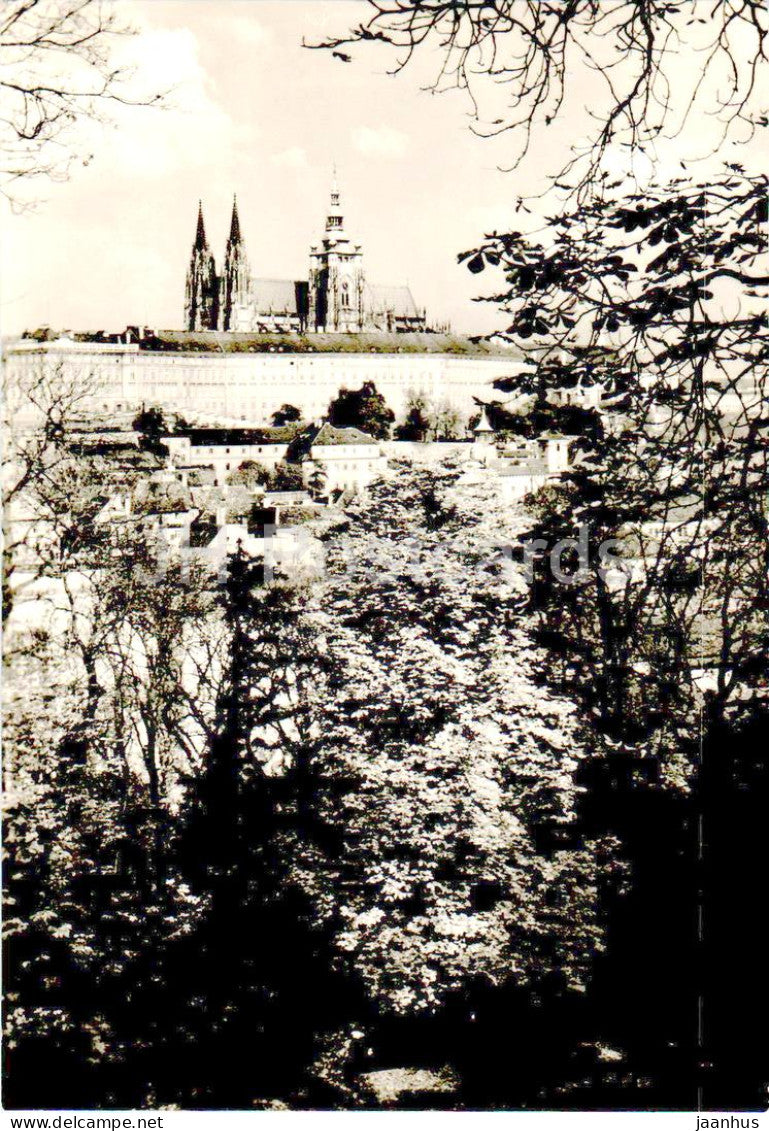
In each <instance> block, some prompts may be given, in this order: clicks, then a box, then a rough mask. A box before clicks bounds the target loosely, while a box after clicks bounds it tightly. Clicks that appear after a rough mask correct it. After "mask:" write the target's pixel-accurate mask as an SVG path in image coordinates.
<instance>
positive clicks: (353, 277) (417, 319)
mask: <svg viewBox="0 0 769 1131" xmlns="http://www.w3.org/2000/svg"><path fill="white" fill-rule="evenodd" d="M184 327H185V329H186V330H193V331H194V330H231V331H233V330H234V331H246V332H257V333H271V332H287V331H288V332H291V331H293V332H295V333H300V334H304V333H360V332H371V331H383V332H389V333H405V332H409V331H419V330H425V329H426V314H425V311H421V312H420V311H419V310H418V309H417V307H416V304H415V302H414V299H413V297H412V295H411V291H410V290H409V288H408V287H405V286H400V287H383V286H377V285H376V284H374V283H369V282H368V280H367V279H366V275H365V272H364V268H363V252H362V249H361V246H360V244H356V243H353V242H352V241H351V239H350V237H349V236H348V235H347V232H346V231H345V224H344V214H343V212H342V206H341V203H340V195H339V188H338V186H337V184H336V180H335V181H334V186H333V188H332V190H331V201H330V204H329V208H328V213H327V215H326V227H325V231H324V234H323V238H322V240H321V241H320V243H319V244H317V245H315V246H313V247H311V248H310V269H309V278H308V279H297V280H293V279H262V278H259V277H256V276H254V275H252V274H251V268H250V265H249V261H248V256H247V254H246V246H245V242H244V240H243V236H242V234H241V230H240V218H239V216H238V204H237V200H236V201H235V202H234V203H233V206H232V220H231V223H230V234H229V238H228V239H227V246H226V248H225V252H224V260H223V268H222V272H221V274H219V273H218V272H217V268H216V261H215V259H214V256H213V253H212V252H211V250H210V248H209V246H208V240H207V238H206V229H205V224H204V221H203V205H202V203H201V204H200V206H199V209H198V226H197V232H196V234H195V242H194V244H193V247H192V257H191V259H190V266H189V271H188V272H187V287H186V293H185V306H184Z"/></svg>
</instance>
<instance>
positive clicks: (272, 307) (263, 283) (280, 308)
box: [252, 278, 307, 315]
mask: <svg viewBox="0 0 769 1131" xmlns="http://www.w3.org/2000/svg"><path fill="white" fill-rule="evenodd" d="M252 287H253V295H254V308H255V309H256V310H258V311H259V313H260V314H296V315H298V314H302V313H305V311H304V310H303V309H301V305H302V299H301V295H302V292H304V293H305V294H306V291H307V284H306V283H304V282H302V281H295V280H293V279H256V278H255V279H253V280H252ZM305 301H306V300H305Z"/></svg>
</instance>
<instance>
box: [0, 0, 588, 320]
mask: <svg viewBox="0 0 769 1131" xmlns="http://www.w3.org/2000/svg"><path fill="white" fill-rule="evenodd" d="M127 9H128V14H129V16H130V17H131V19H132V21H133V23H134V24H135V25H138V26H139V27H140V29H141V33H140V35H139V36H138V37H137V38H136V39H134V40H133V41H132V44H131V47H130V50H131V51H132V52H134V53H135V54H136V57H137V59H138V62H139V68H140V75H141V81H142V83H143V84H146V87H147V89H150V88H152V87H153V85H154V86H155V87H158V88H167V87H169V86H171V85H173V86H174V87H175V90H174V93H173V95H172V102H173V105H174V108H171V109H166V110H162V111H159V110H148V109H143V110H127V111H124V112H122V114H121V118H120V120H119V124H118V127H117V128H114V129H105V130H94V131H93V132H92V135H91V136H89V138H88V141H89V143H90V146H89V147H90V149H91V150H92V152H93V160H92V161H90V163H89V164H88V165H87V166H85V167H79V168H78V169H76V170H75V172H74V174H73V176H72V178H71V180H70V181H69V182H67V183H65V184H55V185H49V186H47V187H46V188H45V190H44V195H45V198H46V199H45V200H44V201H43V202H42V203H41V204H40V205H39V207H37V208H36V209H35V210H34V211H32V212H26V213H24V214H22V215H19V216H12V215H10V214H9V213H8V212H7V210H6V209H5V207H4V206H3V208H4V211H3V228H4V231H3V236H4V238H3V250H2V256H3V259H2V268H3V270H2V279H3V289H2V315H3V332H4V333H16V332H18V331H20V330H22V329H24V328H28V327H34V326H38V325H41V324H44V323H48V324H50V325H52V326H55V327H57V328H61V327H66V328H71V329H96V328H104V329H122V328H123V327H124V326H125V325H126V324H129V323H141V324H147V325H150V326H154V327H165V328H173V327H180V326H181V324H182V314H183V304H184V280H185V273H186V269H187V264H188V261H189V253H190V247H191V243H192V239H193V236H194V231H195V221H196V214H197V202H198V198H199V197H200V198H202V200H203V207H204V214H205V220H206V229H207V232H208V235H209V242H210V244H211V246H212V248H213V250H214V253H215V255H216V257H217V263H218V264H220V263H221V259H222V254H223V249H224V241H225V238H226V234H227V229H228V225H229V216H230V210H231V206H232V195H233V193H234V192H236V193H237V196H238V202H239V211H240V217H241V227H242V230H243V234H244V236H245V239H246V244H247V250H248V254H249V257H250V260H251V265H252V269H253V271H254V273H255V274H258V275H263V276H270V277H275V278H303V277H304V278H306V276H307V265H308V249H309V245H310V243H311V242H314V241H315V240H316V239H317V238H318V236H319V234H320V232H321V231H322V226H323V220H324V215H325V210H326V201H327V198H328V191H329V187H330V180H331V168H332V163H333V162H334V161H336V164H337V167H338V170H339V181H340V187H341V191H342V200H343V204H344V207H345V213H346V216H347V228H348V231H349V232H350V234H351V235H352V236H354V238H355V239H356V240H358V241H360V242H361V243H362V245H363V251H364V257H365V258H364V263H365V269H366V274H367V277H368V278H369V279H370V280H371V281H372V282H378V283H404V282H407V283H408V284H409V285H410V286H411V289H412V291H413V294H414V297H415V299H416V301H417V303H418V304H419V305H420V306H422V305H424V306H426V307H427V310H428V316H430V317H432V318H433V319H441V320H443V319H450V320H451V322H452V324H453V326H454V328H455V329H456V330H459V331H478V330H488V329H491V328H493V326H494V325H496V324H498V318H499V316H498V315H495V314H494V312H493V311H492V310H491V309H489V308H487V307H485V306H479V305H478V304H476V303H473V302H472V297H473V295H475V294H477V293H478V291H479V289H480V288H481V284H482V283H483V282H485V277H484V279H481V280H479V279H478V278H476V277H474V276H471V275H470V274H469V273H468V272H467V270H466V269H465V268H462V267H459V266H458V265H457V264H456V253H457V252H458V251H461V250H463V249H465V248H467V247H471V246H473V244H474V243H475V242H476V241H477V240H478V239H480V238H481V236H482V235H483V233H484V232H485V231H490V230H493V229H494V228H499V229H501V230H505V228H509V227H510V226H511V225H512V226H516V227H520V226H521V218H520V216H517V217H516V214H515V212H514V211H513V207H514V201H515V198H516V197H517V196H518V195H520V194H522V193H528V192H531V191H532V190H533V189H536V188H537V187H538V186H539V185H541V183H542V182H541V176H542V174H543V173H544V172H545V171H546V170H547V171H555V169H554V159H555V160H558V159H559V158H560V156H561V155H562V154H563V152H564V151H565V146H566V143H567V141H568V140H569V139H570V138H573V136H574V135H573V128H574V127H573V122H572V123H570V122H569V120H568V118H565V119H564V121H563V122H562V123H557V124H556V127H554V128H553V129H552V131H549V132H548V134H547V148H546V150H543V149H542V142H543V141H544V135H543V139H542V141H541V142H539V143H538V145H539V148H537V147H536V146H535V148H534V149H533V151H532V153H531V155H530V157H529V158H528V160H527V162H526V163H525V165H524V166H523V168H522V169H521V170H520V171H519V172H517V173H503V172H500V171H499V168H498V166H499V165H503V164H504V163H505V161H506V160H507V159H508V158H509V151H508V150H507V149H506V146H508V145H509V143H508V142H507V141H506V140H504V139H503V140H502V141H498V142H490V141H488V140H482V139H479V138H477V137H475V136H473V134H472V133H471V132H470V130H469V129H468V122H469V119H468V116H467V111H468V109H469V107H468V105H467V103H466V102H465V100H464V98H463V96H462V95H460V94H451V95H443V96H432V95H430V94H429V93H425V92H424V91H422V90H421V87H422V86H423V85H424V84H425V83H426V82H427V79H428V78H429V75H430V73H431V68H432V67H434V61H431V60H429V59H428V58H424V59H422V60H420V61H419V62H418V64H417V66H416V67H415V68H414V69H413V70H412V69H407V70H406V71H404V72H403V73H402V74H401V75H400V76H398V77H396V78H393V77H391V76H388V75H387V74H386V73H385V72H386V68H387V66H388V65H389V63H391V61H392V60H391V57H390V56H387V55H382V54H379V53H378V52H377V51H369V52H368V53H365V52H364V53H363V54H362V55H360V57H359V59H358V60H356V61H355V62H353V63H351V64H347V63H342V62H339V61H338V60H336V59H334V58H332V57H331V56H330V54H329V53H328V52H324V51H309V50H306V49H304V48H303V47H302V46H301V41H302V37H303V36H304V37H306V38H307V39H309V40H312V39H313V38H318V37H321V36H322V35H323V34H324V33H329V32H332V31H341V30H343V29H345V28H347V27H349V26H350V25H351V24H352V23H353V22H355V21H356V16H357V18H358V20H359V19H360V18H362V16H363V15H364V14H365V5H363V4H359V3H358V0H342V2H333V0H332V2H329V0H322V2H321V0H215V2H214V0H130V3H128V5H127ZM356 9H358V10H357V11H356ZM581 91H582V97H583V101H584V100H589V98H590V96H591V90H590V86H589V84H588V85H585V84H583V85H582V87H581ZM36 187H37V188H38V191H39V186H36ZM529 222H530V223H531V221H529ZM489 283H491V280H489Z"/></svg>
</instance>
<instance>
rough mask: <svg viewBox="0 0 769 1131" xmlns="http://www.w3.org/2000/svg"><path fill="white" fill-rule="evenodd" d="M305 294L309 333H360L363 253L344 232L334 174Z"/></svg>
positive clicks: (362, 319) (312, 250) (362, 313)
mask: <svg viewBox="0 0 769 1131" xmlns="http://www.w3.org/2000/svg"><path fill="white" fill-rule="evenodd" d="M309 292H310V293H309V305H310V310H309V328H310V330H318V331H325V332H326V333H348V334H349V333H355V332H357V331H359V330H362V329H363V326H364V309H363V299H364V276H363V253H362V251H361V247H360V244H353V243H351V242H350V238H349V236H348V235H347V234H346V232H345V230H344V216H343V213H342V206H341V204H340V198H339V188H338V186H337V183H336V173H335V174H334V182H333V185H332V188H331V202H330V205H329V209H328V214H327V216H326V230H325V232H324V234H323V239H322V240H321V242H320V244H319V245H317V246H313V247H311V248H310V282H309Z"/></svg>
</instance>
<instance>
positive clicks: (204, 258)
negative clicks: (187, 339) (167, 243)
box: [184, 202, 219, 330]
mask: <svg viewBox="0 0 769 1131" xmlns="http://www.w3.org/2000/svg"><path fill="white" fill-rule="evenodd" d="M218 323H219V280H218V279H217V277H216V263H215V262H214V257H213V255H212V254H211V251H210V250H209V247H208V240H207V239H206V229H205V225H204V223H203V204H202V202H199V204H198V227H197V232H196V233H195V242H194V244H193V245H192V256H191V258H190V266H189V270H188V271H187V286H186V289H185V296H184V325H185V328H186V329H187V330H216V328H217V326H218Z"/></svg>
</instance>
